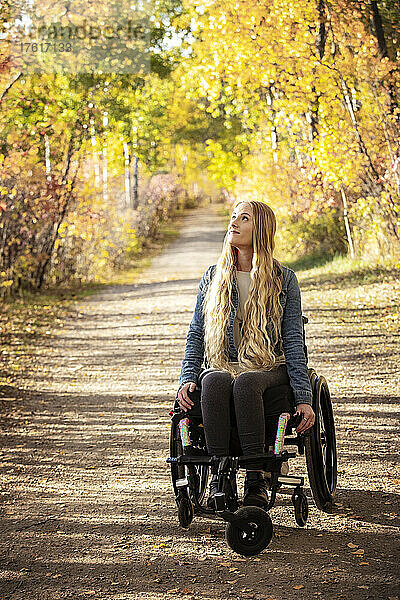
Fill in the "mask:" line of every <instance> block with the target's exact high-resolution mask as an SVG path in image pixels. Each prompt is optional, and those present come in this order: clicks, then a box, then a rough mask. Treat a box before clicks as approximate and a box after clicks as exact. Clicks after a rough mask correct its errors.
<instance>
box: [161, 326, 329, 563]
mask: <svg viewBox="0 0 400 600" xmlns="http://www.w3.org/2000/svg"><path fill="white" fill-rule="evenodd" d="M302 319H303V340H304V351H305V356H306V361H307V362H308V354H307V346H306V344H305V331H304V324H305V323H308V318H307V317H305V316H304V315H303V316H302ZM308 375H309V378H310V383H311V388H312V393H313V399H312V407H313V410H314V413H315V423H314V425H313V426H312V427H311V428H310V429H308V430H307V431H306V432H305V433H304V434H296V432H294V431H293V430H294V429H295V427H297V425H298V420H297V418H294V416H293V414H290V415H289V414H288V415H287V416H285V417H283V415H280V416H279V415H278V416H277V418H276V422H275V424H276V425H277V431H276V437H275V444H274V447H273V450H270V448H271V445H270V444H268V441H267V440H266V448H265V449H266V452H265V454H260V455H253V456H252V457H251V458H250V457H245V456H243V455H242V454H241V448H240V443H238V440H239V438H238V434H237V430H235V428H234V426H233V427H232V429H231V446H230V449H229V452H230V455H229V456H223V457H216V456H209V455H208V453H207V447H206V442H205V435H204V427H203V424H202V418H201V414H200V412H199V413H197V414H196V413H193V414H190V416H188V414H187V413H185V412H184V411H181V409H180V407H179V404H178V401H177V396H176V398H175V403H174V406H173V408H172V410H171V411H170V413H169V414H170V416H171V431H170V456H169V457H168V458H167V459H166V460H167V463H169V464H170V468H171V479H172V487H173V491H174V495H175V501H176V504H177V508H178V520H179V523H180V525H181V526H182V527H183V528H188V527H189V526H190V524H191V522H192V521H193V518H194V516H195V515H204V516H205V515H207V516H210V515H215V516H216V517H218V518H222V519H223V520H224V521H225V522H226V523H227V525H226V529H225V537H226V541H227V543H228V545H229V546H230V547H231V548H232V550H234V551H235V552H237V553H238V554H241V555H243V556H254V555H256V554H259V553H260V552H262V551H263V550H264V549H265V548H267V546H268V545H269V543H270V541H271V539H272V536H273V525H272V520H271V517H270V515H269V511H270V509H271V508H272V507H273V506H274V504H275V501H276V498H277V494H278V493H288V492H287V490H285V489H284V488H290V490H289V494H290V491H291V490H293V491H292V494H291V497H292V503H293V507H294V516H295V521H296V523H297V525H298V526H300V527H304V526H305V525H306V522H307V518H308V501H307V496H306V495H305V493H304V491H303V486H304V477H302V476H295V475H288V474H283V472H284V469H283V468H282V465H283V464H284V463H287V462H288V461H289V459H291V458H294V457H295V456H296V455H297V454H300V455H305V458H306V465H307V473H308V480H309V484H310V488H311V492H312V496H313V499H314V502H315V504H316V506H317V507H318V508H319V509H320V510H321V511H324V512H330V511H331V509H332V507H333V504H334V497H335V491H336V483H337V452H336V435H335V423H334V416H333V410H332V403H331V398H330V393H329V388H328V384H327V382H326V380H325V378H324V377H323V376H322V375H318V374H317V373H316V371H315V370H314V369H312V368H308ZM285 387H286V386H285ZM196 391H197V390H196ZM273 391H274V388H269V390H268V393H273ZM194 393H196V392H193V394H194ZM189 412H191V411H189ZM293 412H294V411H293ZM286 446H287V447H289V449H290V451H288V450H286V449H285V447H286ZM254 459H257V460H260V461H261V463H260V464H262V465H263V466H262V468H263V470H264V471H265V472H267V473H268V475H269V478H268V481H269V492H270V498H269V502H268V505H266V506H265V507H264V508H261V507H258V506H242V505H241V501H240V499H239V496H238V491H237V482H236V476H237V473H238V470H239V469H240V468H246V464H248V463H249V462H250V460H251V461H253V460H254ZM211 465H213V467H214V468H215V469H217V470H218V492H217V494H215V496H214V504H215V507H214V508H209V507H207V504H206V495H207V490H208V479H209V474H210V467H211Z"/></svg>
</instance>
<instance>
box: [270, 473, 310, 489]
mask: <svg viewBox="0 0 400 600" xmlns="http://www.w3.org/2000/svg"><path fill="white" fill-rule="evenodd" d="M277 483H280V484H282V485H294V486H295V487H297V486H300V487H302V486H303V485H304V477H295V476H294V475H279V476H278V478H277Z"/></svg>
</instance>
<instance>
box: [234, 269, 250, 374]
mask: <svg viewBox="0 0 400 600" xmlns="http://www.w3.org/2000/svg"><path fill="white" fill-rule="evenodd" d="M236 281H237V285H238V292H239V304H238V309H237V312H236V317H235V320H234V322H233V339H234V341H235V346H236V348H238V347H239V343H240V340H241V335H240V326H241V324H242V321H243V316H244V305H245V303H246V300H247V296H248V295H249V287H250V271H236ZM230 364H231V366H232V367H233V369H234V370H235V371H236V372H237V373H241V372H242V371H247V370H248V369H247V367H242V366H240V365H239V363H238V362H233V361H232V362H230Z"/></svg>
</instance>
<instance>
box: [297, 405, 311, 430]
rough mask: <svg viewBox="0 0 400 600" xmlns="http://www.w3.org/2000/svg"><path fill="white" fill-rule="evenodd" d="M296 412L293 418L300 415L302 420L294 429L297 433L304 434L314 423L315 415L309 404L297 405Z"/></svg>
mask: <svg viewBox="0 0 400 600" xmlns="http://www.w3.org/2000/svg"><path fill="white" fill-rule="evenodd" d="M296 408H297V410H296V412H295V413H294V416H296V415H301V417H302V419H301V421H300V423H299V425H298V426H297V427H296V432H297V433H304V432H305V431H307V429H309V428H310V427H312V426H313V425H314V422H315V413H314V411H313V409H312V406H311V405H310V404H298V405H297V407H296Z"/></svg>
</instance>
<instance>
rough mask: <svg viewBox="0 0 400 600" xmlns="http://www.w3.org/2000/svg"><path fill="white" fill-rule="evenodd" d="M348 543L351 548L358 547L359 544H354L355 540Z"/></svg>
mask: <svg viewBox="0 0 400 600" xmlns="http://www.w3.org/2000/svg"><path fill="white" fill-rule="evenodd" d="M347 545H348V547H349V548H358V544H353V542H350V543H348V544H347Z"/></svg>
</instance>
